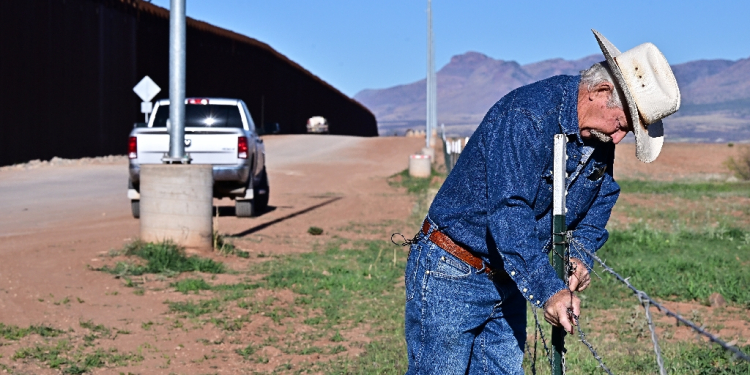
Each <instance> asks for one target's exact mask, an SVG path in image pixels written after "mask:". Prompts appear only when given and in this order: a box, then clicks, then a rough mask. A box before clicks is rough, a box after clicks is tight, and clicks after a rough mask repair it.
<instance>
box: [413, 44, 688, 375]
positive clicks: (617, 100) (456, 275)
mask: <svg viewBox="0 0 750 375" xmlns="http://www.w3.org/2000/svg"><path fill="white" fill-rule="evenodd" d="M593 32H594V35H595V37H596V39H597V41H598V42H599V46H600V48H601V49H602V52H603V53H604V56H605V57H606V61H604V62H601V63H598V64H595V65H594V66H592V67H591V68H589V69H588V70H585V71H583V72H581V73H582V74H581V76H557V77H552V78H549V79H546V80H543V81H539V82H536V83H533V84H530V85H528V86H524V87H521V88H519V89H516V90H514V91H512V92H511V93H509V94H508V95H506V96H505V97H503V98H502V99H501V100H500V101H498V102H497V103H496V104H495V105H494V106H493V107H492V108H491V109H490V110H489V112H488V113H487V115H486V116H485V118H484V120H483V121H482V123H481V124H480V125H479V127H478V128H477V130H476V132H475V133H474V135H473V136H472V137H471V140H470V141H469V143H468V144H467V146H466V148H465V150H464V151H463V152H462V154H461V158H460V159H459V161H458V163H457V164H456V166H455V167H454V169H453V171H452V172H451V174H450V175H449V176H448V178H447V179H446V181H445V183H444V184H443V186H442V188H441V189H440V191H439V192H438V194H437V196H436V197H435V200H434V201H433V203H432V206H431V207H430V210H429V215H428V217H427V218H426V219H425V222H424V224H423V227H422V228H421V229H422V230H421V231H420V233H419V234H418V236H417V241H416V242H414V243H413V244H412V246H411V251H410V254H409V259H408V262H407V266H406V276H405V282H406V341H407V346H408V355H409V370H408V372H407V374H466V373H468V374H479V373H482V374H522V373H523V370H522V368H521V362H522V360H523V352H524V346H525V340H526V304H527V303H530V304H531V305H532V307H533V308H543V309H544V316H545V319H546V320H547V321H548V322H550V323H551V324H553V325H555V326H560V327H563V328H564V329H565V330H566V331H567V332H571V333H572V332H573V326H574V325H575V324H576V322H575V321H574V319H572V318H571V316H570V315H569V313H568V310H569V309H571V310H572V312H573V314H575V315H576V316H578V315H579V314H580V300H579V298H578V297H577V296H576V295H575V293H574V292H577V291H582V290H584V289H586V287H588V285H589V283H590V277H589V272H588V271H589V269H590V268H591V267H592V260H591V259H590V257H589V256H586V254H585V253H583V252H581V251H576V248H571V261H570V263H571V265H570V268H569V285H566V284H565V283H564V282H563V281H562V280H560V279H559V278H558V277H557V276H556V273H555V271H554V270H553V268H552V266H551V265H550V263H549V257H548V253H549V251H550V249H551V246H552V243H551V242H552V241H551V237H552V236H551V233H552V214H551V211H552V210H551V207H552V145H553V137H554V135H555V134H556V133H564V134H566V135H567V138H568V144H567V156H568V160H567V165H566V169H567V173H568V177H567V186H568V188H567V191H568V196H567V214H566V221H567V227H568V228H569V230H570V231H571V236H572V240H574V241H576V244H578V245H579V246H582V247H584V248H585V249H587V250H589V251H596V250H597V249H599V248H601V247H602V245H604V243H605V242H606V241H607V238H608V233H607V231H606V229H605V225H606V223H607V221H608V220H609V216H610V212H611V210H612V206H614V204H615V201H617V197H618V195H619V192H620V188H619V186H618V185H617V183H616V182H615V181H614V179H613V177H612V165H613V162H614V151H615V144H617V143H619V142H620V141H621V140H622V139H623V138H624V137H625V135H626V134H627V133H628V132H629V131H633V132H634V133H635V140H636V156H637V157H638V159H640V160H641V161H643V162H646V163H650V162H652V161H653V160H655V159H656V157H657V156H658V155H659V152H660V150H661V146H662V143H663V138H662V137H663V127H662V123H661V121H660V119H661V118H664V117H666V116H668V115H670V114H672V113H674V112H676V111H677V109H678V108H679V105H680V93H679V89H678V87H677V83H676V81H675V78H674V74H673V73H672V70H671V68H670V67H669V64H668V63H667V60H666V59H665V58H664V56H663V55H662V54H661V52H659V50H658V49H657V48H656V47H655V46H654V45H653V44H650V43H646V44H642V45H640V46H638V47H635V48H633V49H631V50H629V51H626V52H625V53H620V51H619V50H617V48H615V46H614V45H612V44H611V43H610V42H609V41H608V40H607V39H605V38H604V37H603V36H602V35H601V34H599V33H598V32H597V31H595V30H593Z"/></svg>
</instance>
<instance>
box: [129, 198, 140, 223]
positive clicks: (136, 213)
mask: <svg viewBox="0 0 750 375" xmlns="http://www.w3.org/2000/svg"><path fill="white" fill-rule="evenodd" d="M130 210H131V211H133V217H134V218H136V219H138V218H140V217H141V201H140V200H136V199H133V200H131V201H130Z"/></svg>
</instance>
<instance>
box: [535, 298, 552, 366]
mask: <svg viewBox="0 0 750 375" xmlns="http://www.w3.org/2000/svg"><path fill="white" fill-rule="evenodd" d="M531 310H532V311H534V323H536V330H537V332H539V335H540V336H541V338H542V345H544V352H545V353H547V360H548V361H549V367H550V368H552V367H553V365H552V353H550V351H549V347H548V346H547V340H545V339H544V331H543V330H542V325H541V324H539V317H538V316H537V308H536V307H534V305H531ZM534 341H535V342H534V361H533V362H532V364H531V365H532V370H533V371H534V374H536V333H534Z"/></svg>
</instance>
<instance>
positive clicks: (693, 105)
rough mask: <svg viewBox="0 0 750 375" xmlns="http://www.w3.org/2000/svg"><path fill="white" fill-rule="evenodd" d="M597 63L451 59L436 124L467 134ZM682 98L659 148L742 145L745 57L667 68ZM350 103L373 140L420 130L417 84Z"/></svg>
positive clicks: (440, 87) (748, 79)
mask: <svg viewBox="0 0 750 375" xmlns="http://www.w3.org/2000/svg"><path fill="white" fill-rule="evenodd" d="M602 60H604V57H603V56H602V55H591V56H587V57H584V58H582V59H578V60H564V59H551V60H545V61H541V62H537V63H532V64H526V65H521V64H519V63H517V62H515V61H504V60H498V59H494V58H492V57H489V56H487V55H484V54H482V53H479V52H467V53H464V54H462V55H456V56H453V57H452V58H451V60H450V62H449V63H448V64H446V65H445V66H444V67H443V68H442V69H440V70H439V71H438V72H437V91H438V94H437V96H438V99H437V101H438V104H437V107H438V123H440V124H445V128H446V129H447V130H446V133H447V134H449V135H462V136H463V135H469V134H471V133H472V132H473V131H474V129H475V128H476V126H477V125H478V124H479V122H480V121H481V120H482V117H483V116H484V114H485V113H486V112H487V110H488V109H489V108H490V107H491V106H492V105H493V104H494V103H495V102H496V101H497V100H499V99H500V98H501V97H502V96H503V95H505V94H507V93H508V92H510V91H511V90H513V89H515V88H517V87H520V86H523V85H526V84H529V83H532V82H536V81H538V80H541V79H545V78H548V77H552V76H554V75H559V74H569V75H575V74H578V72H579V71H581V70H583V69H586V68H588V67H589V66H591V65H592V64H594V63H596V62H599V61H602ZM672 70H673V71H674V74H675V77H676V78H677V82H678V85H679V87H680V92H681V95H682V106H681V108H680V111H679V112H677V113H676V114H674V115H672V116H670V117H668V118H667V119H665V120H664V123H665V133H666V134H667V135H666V138H667V141H688V142H742V141H750V58H747V59H740V60H737V61H730V60H697V61H691V62H687V63H683V64H676V65H672ZM354 99H356V100H357V101H359V102H360V103H362V104H364V105H365V106H366V107H367V108H369V109H370V111H372V112H373V113H374V114H375V117H376V118H377V120H378V127H379V130H380V134H381V135H393V134H403V133H404V132H405V131H406V130H407V129H409V128H411V129H417V128H423V127H424V122H425V80H424V79H423V80H420V81H417V82H413V83H409V84H404V85H399V86H394V87H390V88H385V89H377V90H375V89H367V90H363V91H360V92H359V93H357V94H356V95H355V96H354Z"/></svg>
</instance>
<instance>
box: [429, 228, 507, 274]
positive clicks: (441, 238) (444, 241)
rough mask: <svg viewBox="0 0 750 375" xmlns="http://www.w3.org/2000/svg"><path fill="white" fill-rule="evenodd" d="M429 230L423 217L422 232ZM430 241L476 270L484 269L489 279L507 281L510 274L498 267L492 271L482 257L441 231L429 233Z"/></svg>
mask: <svg viewBox="0 0 750 375" xmlns="http://www.w3.org/2000/svg"><path fill="white" fill-rule="evenodd" d="M429 231H430V222H429V221H427V219H425V221H424V223H423V224H422V233H423V234H425V235H426V234H427V233H429ZM430 241H432V242H433V243H434V244H435V245H438V246H439V247H440V248H441V249H443V250H445V251H446V252H448V253H449V254H451V255H453V256H454V257H456V258H458V259H460V260H461V261H462V262H464V263H466V264H468V265H470V266H472V267H474V268H476V269H477V270H482V269H484V272H486V273H487V276H488V277H489V278H490V279H493V280H496V281H508V280H510V276H509V275H508V273H507V272H505V269H504V268H502V267H501V268H500V270H498V271H494V270H493V269H492V268H491V267H490V266H489V265H488V264H486V263H484V261H483V260H482V258H480V257H478V256H476V255H474V254H472V253H471V252H470V251H469V250H466V249H464V248H463V247H461V246H460V245H458V244H457V243H455V242H453V240H452V239H451V238H450V237H448V236H447V235H446V234H445V233H443V232H438V231H434V232H432V233H430Z"/></svg>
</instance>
